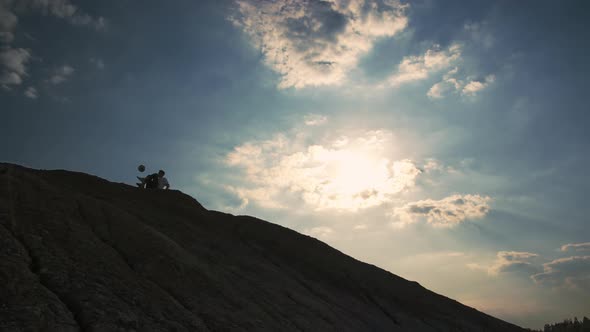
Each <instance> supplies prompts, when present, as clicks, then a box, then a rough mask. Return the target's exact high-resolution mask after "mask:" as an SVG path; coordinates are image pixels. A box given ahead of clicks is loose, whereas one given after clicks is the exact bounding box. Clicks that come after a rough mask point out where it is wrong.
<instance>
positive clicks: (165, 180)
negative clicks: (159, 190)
mask: <svg viewBox="0 0 590 332" xmlns="http://www.w3.org/2000/svg"><path fill="white" fill-rule="evenodd" d="M164 189H165V190H168V189H170V183H169V182H168V179H166V178H164Z"/></svg>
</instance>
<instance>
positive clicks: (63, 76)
mask: <svg viewBox="0 0 590 332" xmlns="http://www.w3.org/2000/svg"><path fill="white" fill-rule="evenodd" d="M74 71H75V69H74V68H73V67H71V66H69V65H64V66H61V67H59V68H57V69H56V70H55V72H54V74H53V75H52V76H51V78H49V82H50V83H51V84H54V85H57V84H61V83H63V82H65V81H67V80H68V79H69V78H70V77H71V76H72V75H73V74H74Z"/></svg>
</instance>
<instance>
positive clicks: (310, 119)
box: [304, 114, 328, 126]
mask: <svg viewBox="0 0 590 332" xmlns="http://www.w3.org/2000/svg"><path fill="white" fill-rule="evenodd" d="M304 121H305V124H306V125H308V126H319V125H322V124H324V123H326V122H327V121H328V117H327V116H325V115H318V114H308V115H306V116H305V118H304Z"/></svg>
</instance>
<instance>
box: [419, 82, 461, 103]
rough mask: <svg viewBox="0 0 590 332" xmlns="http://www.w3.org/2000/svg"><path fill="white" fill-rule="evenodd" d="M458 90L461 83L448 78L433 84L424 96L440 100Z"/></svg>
mask: <svg viewBox="0 0 590 332" xmlns="http://www.w3.org/2000/svg"><path fill="white" fill-rule="evenodd" d="M459 89H461V83H460V82H459V81H457V79H456V78H448V79H445V80H443V81H441V82H438V83H436V84H434V85H433V86H432V87H431V88H430V90H428V92H427V93H426V95H427V96H428V97H429V98H431V99H441V98H444V97H445V96H446V95H447V94H449V93H451V92H453V91H456V90H459Z"/></svg>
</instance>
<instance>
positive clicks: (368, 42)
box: [231, 0, 408, 88]
mask: <svg viewBox="0 0 590 332" xmlns="http://www.w3.org/2000/svg"><path fill="white" fill-rule="evenodd" d="M236 3H237V7H238V10H237V13H236V15H235V16H234V17H232V18H231V21H232V22H234V23H235V24H236V25H237V26H239V27H240V28H242V29H243V31H244V32H245V33H246V34H247V35H248V36H249V37H250V39H251V40H252V42H253V43H254V45H255V46H256V47H257V48H260V50H261V52H262V54H263V55H264V59H265V62H266V64H267V65H268V66H269V67H270V68H272V69H273V70H275V71H276V72H277V73H279V74H280V75H281V81H280V83H279V85H278V87H279V88H290V87H294V88H303V87H307V86H320V85H339V84H342V83H343V82H344V81H345V80H346V76H347V74H348V72H350V71H351V70H352V69H354V68H356V66H357V63H358V61H359V58H360V57H361V56H362V55H363V54H366V53H367V52H368V51H370V50H371V49H372V48H373V44H374V43H375V41H376V40H377V39H379V38H382V37H391V36H394V35H395V34H396V33H398V32H399V31H402V30H403V29H404V28H405V27H406V26H407V24H408V18H407V17H406V15H405V13H404V11H405V8H406V6H404V5H402V4H401V3H400V2H399V1H397V0H386V1H383V0H348V1H342V0H333V1H320V0H311V1H299V0H278V1H270V0H263V1H258V0H238V1H236Z"/></svg>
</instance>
